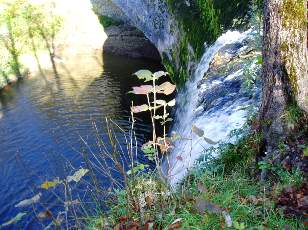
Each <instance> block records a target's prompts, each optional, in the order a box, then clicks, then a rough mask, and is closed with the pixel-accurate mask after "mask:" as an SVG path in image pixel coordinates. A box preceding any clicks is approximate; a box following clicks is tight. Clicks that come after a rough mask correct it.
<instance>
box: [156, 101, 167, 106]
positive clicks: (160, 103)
mask: <svg viewBox="0 0 308 230" xmlns="http://www.w3.org/2000/svg"><path fill="white" fill-rule="evenodd" d="M156 104H157V105H166V104H167V102H166V101H165V100H156Z"/></svg>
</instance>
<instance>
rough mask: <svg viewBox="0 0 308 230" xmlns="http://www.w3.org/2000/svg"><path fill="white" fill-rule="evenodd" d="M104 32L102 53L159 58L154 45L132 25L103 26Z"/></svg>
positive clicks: (158, 59)
mask: <svg viewBox="0 0 308 230" xmlns="http://www.w3.org/2000/svg"><path fill="white" fill-rule="evenodd" d="M105 33H106V34H107V36H108V39H107V40H106V41H105V43H104V46H103V53H104V54H115V55H121V56H126V57H131V58H146V59H152V60H157V61H160V60H161V58H160V54H159V52H158V50H157V49H156V47H155V46H154V45H153V44H152V43H151V42H150V41H149V39H147V38H146V37H145V36H144V34H143V33H142V32H141V31H140V30H138V29H137V28H135V27H133V26H130V25H126V24H123V25H117V26H109V27H107V28H105Z"/></svg>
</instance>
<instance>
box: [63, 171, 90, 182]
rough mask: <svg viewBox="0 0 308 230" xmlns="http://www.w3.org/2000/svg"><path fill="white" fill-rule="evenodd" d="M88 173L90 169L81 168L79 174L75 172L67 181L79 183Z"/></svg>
mask: <svg viewBox="0 0 308 230" xmlns="http://www.w3.org/2000/svg"><path fill="white" fill-rule="evenodd" d="M88 172H89V170H88V169H84V168H81V169H79V170H78V171H77V172H75V173H74V174H73V175H72V176H68V177H67V178H66V180H67V182H69V183H70V182H72V181H75V182H76V183H78V182H79V181H80V180H81V178H82V177H84V176H85V175H86V174H87V173H88Z"/></svg>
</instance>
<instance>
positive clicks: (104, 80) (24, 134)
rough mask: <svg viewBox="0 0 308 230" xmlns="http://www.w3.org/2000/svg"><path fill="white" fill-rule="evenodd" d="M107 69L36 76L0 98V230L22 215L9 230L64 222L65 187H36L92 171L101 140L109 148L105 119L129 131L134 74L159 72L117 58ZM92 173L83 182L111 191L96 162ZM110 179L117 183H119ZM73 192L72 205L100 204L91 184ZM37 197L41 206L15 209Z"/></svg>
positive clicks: (141, 127) (141, 136) (142, 127)
mask: <svg viewBox="0 0 308 230" xmlns="http://www.w3.org/2000/svg"><path fill="white" fill-rule="evenodd" d="M79 58H82V57H79ZM102 65H103V67H102V66H99V65H97V63H96V65H94V67H93V68H90V69H91V72H90V73H89V72H87V71H83V68H84V67H83V66H78V65H76V66H75V69H74V70H72V71H70V70H69V69H66V71H65V72H63V73H62V74H61V71H60V76H59V78H55V77H54V76H53V75H52V74H47V76H45V78H44V77H42V76H40V77H33V78H31V79H25V80H24V81H22V82H19V83H18V84H16V85H14V86H11V87H8V88H6V89H5V90H4V91H2V92H1V94H0V226H1V224H3V223H5V222H7V221H9V220H10V219H12V218H13V217H14V216H16V215H17V214H18V213H21V212H24V213H26V215H25V216H24V217H22V219H21V220H20V221H19V222H17V223H16V224H15V225H14V224H13V225H9V226H6V227H5V228H4V229H43V226H44V225H45V226H46V225H48V224H49V223H51V222H52V220H55V219H57V217H58V219H63V218H64V219H65V217H63V215H62V216H61V215H59V212H61V211H64V208H63V199H64V198H63V194H64V193H65V191H64V186H62V185H61V186H58V187H56V188H55V189H50V191H49V190H48V191H46V190H43V189H40V188H39V186H40V185H41V184H42V183H43V182H44V181H46V180H53V179H55V178H57V177H59V178H60V179H63V178H65V177H66V176H68V175H72V174H73V173H74V172H75V171H77V170H78V169H79V168H80V167H83V168H88V166H89V161H88V160H87V159H88V158H92V160H93V155H95V154H99V152H100V144H99V143H100V141H101V140H103V141H105V142H106V143H107V144H106V148H107V149H110V145H109V144H108V141H107V140H108V137H107V134H106V124H105V118H106V117H109V118H113V119H114V120H115V121H116V122H117V123H118V124H119V125H120V126H121V127H123V129H125V130H129V127H130V123H129V122H128V120H129V117H130V113H129V107H130V104H131V100H132V99H134V98H133V96H131V95H129V94H127V92H128V91H130V90H131V87H132V86H134V85H138V84H140V83H138V81H137V80H136V79H135V78H134V77H132V76H131V74H132V73H134V72H136V71H137V70H139V69H142V68H146V69H150V70H152V71H157V70H161V68H162V67H161V65H160V64H159V63H153V62H152V61H146V60H132V59H129V58H123V57H115V56H107V57H104V63H103V64H102ZM62 67H63V66H62ZM79 70H80V71H79ZM76 73H79V74H76ZM76 75H80V76H76ZM143 119H144V118H143V117H139V118H138V122H137V125H136V126H137V127H136V135H137V140H138V142H139V143H142V142H144V141H146V139H147V138H148V135H149V132H150V126H149V124H148V123H147V122H148V121H147V120H146V119H144V122H142V120H143ZM141 123H142V124H141ZM118 131H119V130H116V131H115V133H117V132H118ZM119 133H120V132H119ZM119 136H120V137H119V142H120V145H123V147H125V146H126V145H125V144H124V137H123V136H121V135H119ZM140 160H141V161H142V160H144V159H142V157H141V159H140ZM108 162H109V161H108V160H107V163H106V164H107V165H108V164H109V163H110V162H109V163H108ZM110 165H112V164H110ZM95 166H98V167H96V168H95ZM92 168H93V174H92V173H88V174H87V175H86V177H85V179H87V180H88V181H90V180H92V179H93V180H96V184H97V186H100V187H101V188H105V189H106V190H107V189H108V188H109V187H111V186H112V185H113V184H112V183H111V181H110V180H109V179H108V177H107V176H106V175H104V173H99V171H100V170H101V171H104V169H99V165H98V163H97V164H95V161H94V163H93V165H92ZM112 173H113V174H114V175H115V177H116V178H117V176H119V175H117V174H118V173H117V172H112ZM94 174H95V175H94ZM71 189H72V191H71V193H68V194H69V195H71V196H72V200H74V199H77V198H78V199H79V200H82V201H84V204H83V205H84V206H85V208H87V207H86V206H87V204H89V206H91V204H92V203H94V202H93V200H95V199H94V198H93V197H92V196H91V195H89V194H90V192H89V190H93V185H90V184H87V183H81V184H80V185H79V184H74V185H73V186H72V188H71ZM39 192H41V193H42V197H41V199H40V202H39V203H38V204H34V205H30V206H27V207H22V208H16V207H14V206H15V205H16V204H17V203H18V202H19V201H21V200H24V199H26V198H31V197H33V196H34V195H36V194H38V193H39ZM61 199H62V200H61ZM102 206H103V205H102ZM101 208H104V207H101ZM47 209H48V210H50V212H51V213H52V216H49V217H47V218H44V219H43V220H40V221H39V220H38V218H37V217H36V216H37V214H38V213H39V212H41V211H44V210H47ZM80 210H82V208H80V207H76V210H74V211H76V213H77V214H79V215H84V212H82V211H80ZM89 210H90V209H89ZM89 212H90V211H89ZM72 213H73V211H70V214H69V215H71V214H72ZM90 214H91V213H89V215H90ZM68 218H71V219H74V218H72V217H70V216H68ZM63 222H64V221H63ZM73 222H76V220H75V221H73ZM52 228H54V227H52Z"/></svg>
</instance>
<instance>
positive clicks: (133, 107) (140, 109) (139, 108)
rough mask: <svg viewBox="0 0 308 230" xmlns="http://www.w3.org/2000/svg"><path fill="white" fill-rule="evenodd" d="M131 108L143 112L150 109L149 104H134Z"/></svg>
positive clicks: (135, 111) (134, 111)
mask: <svg viewBox="0 0 308 230" xmlns="http://www.w3.org/2000/svg"><path fill="white" fill-rule="evenodd" d="M131 110H132V112H133V113H141V112H145V111H148V110H149V106H148V105H145V104H144V105H138V106H132V107H131Z"/></svg>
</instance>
